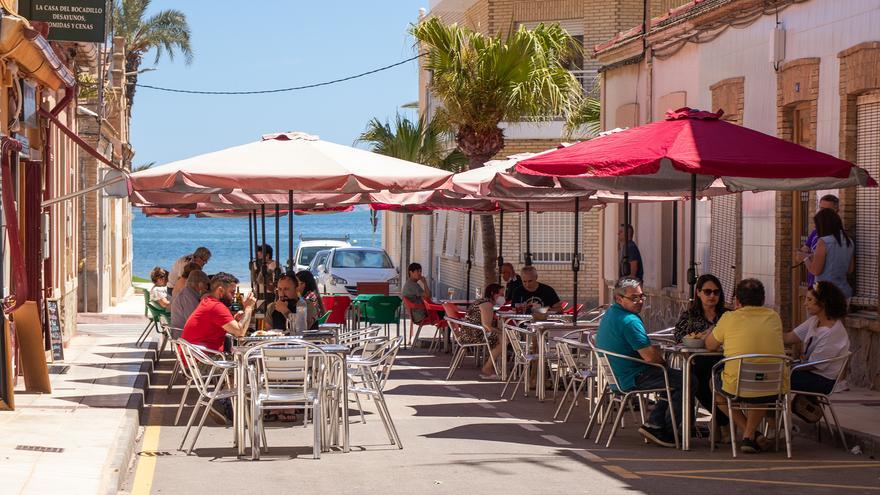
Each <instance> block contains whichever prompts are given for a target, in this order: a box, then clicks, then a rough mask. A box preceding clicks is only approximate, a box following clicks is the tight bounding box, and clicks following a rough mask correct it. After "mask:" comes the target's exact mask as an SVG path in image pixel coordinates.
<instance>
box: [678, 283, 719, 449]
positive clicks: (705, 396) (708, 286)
mask: <svg viewBox="0 0 880 495" xmlns="http://www.w3.org/2000/svg"><path fill="white" fill-rule="evenodd" d="M696 290H697V297H695V298H694V299H693V300H692V301H691V305H690V307H688V309H686V310H685V311H683V312H682V313H681V316H680V317H679V318H678V322H677V323H676V324H675V330H674V332H673V335H674V336H675V341H676V342H678V343H681V341H682V339H683V338H684V337H686V336H688V335H690V336H692V337H698V338H703V337H705V336H706V335H708V334H709V332H711V331H712V328H714V327H715V324H716V323H718V320H719V319H720V318H721V315H723V314H724V312H725V311H727V308H725V307H724V289H722V288H721V281H720V280H718V277H716V276H715V275H710V274H708V273H707V274H704V275H700V277H699V278H698V279H697V283H696ZM721 359H722V357H721V356H697V357H695V358H694V361H693V367H692V369H693V374H694V377H695V378H696V379H697V383H696V392H695V393H694V395H695V396H696V397H697V400H699V401H700V404H702V405H703V407H705V408H706V409H709V410H711V408H712V385H711V383H712V366H715V363H717V362H718V361H720V360H721ZM728 423H729V421H728V419H727V416H725V415H724V413H722V412H721V411H718V424H719V425H720V426H722V427H723V428H721V439H722V442H725V441H729V439H730V429H729V428H728Z"/></svg>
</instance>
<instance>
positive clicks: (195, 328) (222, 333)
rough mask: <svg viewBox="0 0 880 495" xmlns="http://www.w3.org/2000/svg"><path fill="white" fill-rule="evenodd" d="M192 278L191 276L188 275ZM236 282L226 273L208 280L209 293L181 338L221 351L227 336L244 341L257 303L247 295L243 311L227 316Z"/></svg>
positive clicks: (203, 298) (193, 313) (193, 314)
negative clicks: (209, 284)
mask: <svg viewBox="0 0 880 495" xmlns="http://www.w3.org/2000/svg"><path fill="white" fill-rule="evenodd" d="M190 276H192V274H190ZM237 286H238V279H237V278H235V277H234V276H233V275H230V274H228V273H223V272H220V273H217V274H215V275H214V276H213V277H212V278H211V290H210V292H209V293H208V294H206V295H205V296H204V297H202V300H201V302H200V303H199V305H198V306H197V307H196V309H195V311H193V312H192V314H191V315H190V317H189V319H188V320H187V321H186V325H184V326H183V334H182V335H181V337H182V338H183V339H184V340H186V341H187V342H189V343H190V344H195V345H201V346H205V347H207V348H208V349H212V350H215V351H222V350H223V344H224V342H225V340H226V334H227V333H228V334H231V335H233V336H235V337H244V335H245V332H247V328H248V325H249V324H250V321H251V315H252V314H253V311H254V304H255V303H256V299H255V298H254V295H253V294H249V295H248V297H247V299H245V301H244V311H239V312H238V313H236V314H235V315H234V316H233V314H232V313H230V312H229V305H230V304H232V302H233V300H234V298H235V290H236V287H237Z"/></svg>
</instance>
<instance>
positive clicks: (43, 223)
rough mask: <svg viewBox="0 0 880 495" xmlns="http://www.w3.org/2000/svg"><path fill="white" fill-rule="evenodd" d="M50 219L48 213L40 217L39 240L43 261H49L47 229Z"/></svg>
mask: <svg viewBox="0 0 880 495" xmlns="http://www.w3.org/2000/svg"><path fill="white" fill-rule="evenodd" d="M50 225H51V217H50V216H49V214H48V213H43V214H42V215H40V240H41V241H42V246H43V260H47V259H49V227H50Z"/></svg>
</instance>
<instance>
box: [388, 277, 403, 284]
mask: <svg viewBox="0 0 880 495" xmlns="http://www.w3.org/2000/svg"><path fill="white" fill-rule="evenodd" d="M385 283H387V284H388V285H398V284H400V277H394V278H389V279H388V280H387V281H386V282H385Z"/></svg>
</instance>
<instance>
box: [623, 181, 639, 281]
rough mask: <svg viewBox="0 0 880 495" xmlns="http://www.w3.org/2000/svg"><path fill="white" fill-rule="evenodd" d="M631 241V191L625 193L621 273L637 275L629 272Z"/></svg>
mask: <svg viewBox="0 0 880 495" xmlns="http://www.w3.org/2000/svg"><path fill="white" fill-rule="evenodd" d="M629 241H630V239H629V193H628V192H625V193H623V248H622V250H623V253H622V254H623V256H621V258H620V264H621V265H622V266H621V273H622V274H623V276H625V277H626V276H629V275H635V274H634V273H630V272H629V256H627V253H629V249H627V247H628V245H629Z"/></svg>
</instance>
